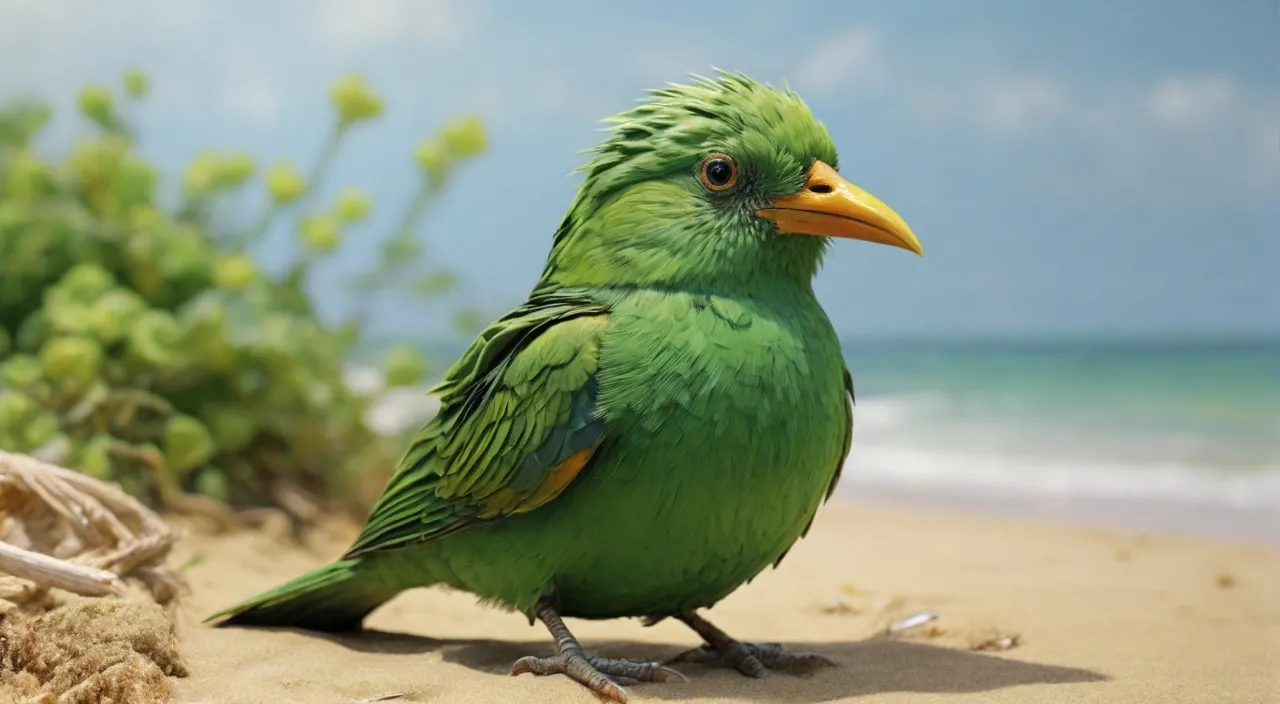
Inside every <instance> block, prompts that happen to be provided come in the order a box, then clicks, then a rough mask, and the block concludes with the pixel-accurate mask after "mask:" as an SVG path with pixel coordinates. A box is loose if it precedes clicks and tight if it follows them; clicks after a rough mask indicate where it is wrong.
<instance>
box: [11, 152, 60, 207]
mask: <svg viewBox="0 0 1280 704" xmlns="http://www.w3.org/2000/svg"><path fill="white" fill-rule="evenodd" d="M7 166H8V168H7V169H6V172H7V173H6V174H5V185H6V186H7V187H8V189H9V193H10V194H11V195H12V196H13V198H14V199H15V200H19V201H26V202H32V201H35V200H38V199H39V198H40V197H42V196H44V195H47V194H48V193H49V192H50V191H51V190H52V188H53V174H52V172H51V170H50V169H49V167H48V165H46V164H45V163H44V162H43V161H41V160H40V157H38V156H36V155H35V154H33V153H31V152H28V151H22V152H18V153H17V154H15V155H13V156H12V157H10V159H9V163H8V164H7Z"/></svg>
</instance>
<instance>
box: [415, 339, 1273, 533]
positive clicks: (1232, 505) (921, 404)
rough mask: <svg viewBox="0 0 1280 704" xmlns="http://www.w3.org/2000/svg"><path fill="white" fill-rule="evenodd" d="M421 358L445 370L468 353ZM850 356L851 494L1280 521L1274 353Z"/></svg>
mask: <svg viewBox="0 0 1280 704" xmlns="http://www.w3.org/2000/svg"><path fill="white" fill-rule="evenodd" d="M424 348H425V349H426V350H427V351H428V354H429V356H430V357H431V359H432V360H433V361H435V362H436V363H437V364H439V365H441V366H443V365H447V364H448V363H449V362H451V361H452V360H453V359H454V358H456V356H457V355H458V354H459V353H461V351H462V346H461V345H459V344H456V343H454V344H437V345H427V346H424ZM844 349H845V355H846V358H847V360H848V364H849V368H850V370H851V371H852V372H853V375H854V384H855V387H856V392H857V407H856V410H855V413H854V444H853V450H852V452H851V453H850V457H849V460H848V464H847V465H846V470H845V472H844V480H843V485H842V487H841V493H843V494H845V495H848V496H856V495H858V493H860V492H861V493H866V492H868V491H870V490H872V489H877V490H883V489H885V488H888V489H890V490H891V491H892V492H898V493H901V492H906V493H916V494H918V493H938V492H942V493H951V494H958V495H960V496H968V497H971V498H977V499H985V498H1003V499H1005V500H1012V501H1015V502H1016V501H1025V500H1028V499H1039V500H1042V503H1043V500H1049V499H1065V500H1072V501H1077V502H1080V501H1083V502H1086V503H1088V502H1090V501H1095V500H1118V501H1121V502H1127V503H1133V502H1142V503H1150V502H1153V501H1154V502H1157V503H1160V504H1162V505H1163V506H1165V507H1166V508H1165V512H1166V513H1168V512H1170V511H1172V512H1174V513H1176V512H1177V511H1179V510H1181V509H1180V507H1187V508H1188V509H1192V508H1207V509H1211V510H1213V511H1217V512H1219V513H1220V512H1224V511H1226V512H1229V511H1235V510H1238V509H1246V510H1253V511H1262V512H1266V513H1267V514H1269V515H1274V513H1280V339H1263V340H1216V341H1212V340H1194V341H1177V340H1172V341H1170V340H1147V341H1107V340H1102V341H995V340H985V341H984V340H954V339H952V340H946V339H944V340H919V339H912V340H895V341H886V340H868V339H863V338H856V337H847V338H846V339H845V340H844ZM407 407H408V406H406V408H407ZM1169 507H1172V508H1169ZM1124 510H1128V509H1124ZM1273 512H1274V513H1273Z"/></svg>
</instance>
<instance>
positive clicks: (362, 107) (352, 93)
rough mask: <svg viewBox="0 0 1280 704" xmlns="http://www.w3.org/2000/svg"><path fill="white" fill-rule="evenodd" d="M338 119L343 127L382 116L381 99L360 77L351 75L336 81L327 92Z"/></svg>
mask: <svg viewBox="0 0 1280 704" xmlns="http://www.w3.org/2000/svg"><path fill="white" fill-rule="evenodd" d="M329 98H330V99H331V100H332V101H333V106H334V107H335V108H337V110H338V119H339V120H340V121H341V123H342V124H343V125H344V126H345V125H352V124H355V123H357V122H361V121H363V120H371V119H373V118H375V117H377V116H379V115H381V114H382V109H383V104H382V98H380V97H378V94H377V93H374V92H373V89H371V88H370V87H369V84H368V83H366V82H365V80H364V78H363V77H361V76H356V75H351V76H346V77H344V78H341V79H339V80H338V82H337V83H334V84H333V88H332V90H330V92H329Z"/></svg>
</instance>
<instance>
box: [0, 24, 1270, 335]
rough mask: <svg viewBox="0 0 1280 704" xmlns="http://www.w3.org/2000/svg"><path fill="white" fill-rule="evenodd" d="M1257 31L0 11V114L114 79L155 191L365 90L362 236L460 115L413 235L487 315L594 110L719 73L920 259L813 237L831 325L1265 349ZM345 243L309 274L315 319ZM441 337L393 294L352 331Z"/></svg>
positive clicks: (1265, 166) (308, 129) (348, 176)
mask: <svg viewBox="0 0 1280 704" xmlns="http://www.w3.org/2000/svg"><path fill="white" fill-rule="evenodd" d="M788 8H790V9H788ZM1278 33H1280V11H1278V10H1277V5H1276V4H1275V3H1274V2H1273V1H1272V0H1256V1H1249V2H1246V1H1243V0H1239V1H1236V2H1227V1H1224V0H1217V1H1213V0H1205V1H1202V2H1189V1H1186V0H1164V1H1139V0H1131V1H1128V2H1124V3H1111V2H1100V1H1095V0H1077V1H1074V2H1057V3H1048V2H1036V3H1031V2H1018V1H1013V0H985V1H983V0H968V1H966V2H962V3H961V2H955V3H944V2H941V1H940V0H932V1H924V0H900V1H898V2H893V3H888V2H874V3H873V2H853V1H844V2H838V1H836V0H828V1H823V2H820V1H817V0H815V1H813V2H808V3H804V4H792V3H782V2H771V3H766V2H742V1H737V2H728V1H722V0H714V1H710V0H708V1H704V2H697V3H695V2H690V1H689V0H684V1H682V2H674V1H665V0H663V1H650V2H643V3H598V2H586V1H580V0H568V1H565V0H560V1H558V2H555V3H551V2H538V1H535V0H530V1H528V2H497V1H494V0H491V1H490V2H476V1H474V0H417V1H415V0H312V1H310V2H308V1H303V0H282V1H278V2H263V1H262V0H257V1H255V2H244V1H242V0H183V1H181V2H176V1H172V0H171V1H169V2H165V1H164V0H152V1H145V0H115V1H113V2H109V3H108V2H100V1H95V0H80V1H73V0H0V66H4V67H5V68H4V69H3V71H0V98H4V97H9V96H13V95H17V94H21V93H26V92H31V91H38V92H40V93H43V94H45V95H47V96H48V97H50V98H52V99H54V100H55V102H56V103H57V104H60V105H65V104H67V103H69V101H70V100H71V99H72V97H73V96H74V93H75V90H76V88H77V87H78V86H79V85H80V84H82V83H83V82H85V81H104V82H115V81H117V79H118V76H119V74H120V72H121V71H122V70H123V69H124V68H126V67H129V66H138V67H141V68H143V69H144V70H146V71H147V72H148V73H150V75H151V76H152V79H153V85H154V92H153V95H152V97H151V98H149V99H148V102H147V103H146V104H145V106H143V107H142V109H141V110H140V111H139V115H138V121H139V122H140V123H141V126H142V128H143V140H144V142H143V146H144V150H145V152H146V153H147V154H148V155H149V156H151V157H152V158H154V159H155V160H156V161H157V162H158V163H159V164H161V165H162V166H163V167H164V168H165V169H166V170H167V171H169V172H170V173H176V172H178V171H179V170H180V168H181V166H182V164H183V163H185V162H186V161H187V160H188V159H189V158H190V157H191V156H193V155H194V154H195V153H196V152H197V151H198V150H199V149H201V148H204V147H216V148H225V149H247V150H249V151H251V152H252V153H253V154H255V155H256V156H257V157H258V158H259V159H260V160H262V161H268V162H269V161H273V160H275V159H277V158H282V157H287V158H291V159H293V160H295V161H296V162H300V163H304V164H305V163H308V162H309V161H310V160H311V158H312V156H313V154H314V153H315V150H316V148H317V145H318V144H319V142H320V140H321V138H322V136H323V133H324V131H325V129H326V127H327V125H328V121H329V117H330V115H329V112H328V110H327V107H328V106H327V103H326V94H327V87H328V85H329V83H330V82H331V81H332V80H333V79H334V78H335V77H337V76H338V75H340V74H342V73H345V72H348V71H358V72H361V73H364V74H365V75H366V76H367V77H368V79H369V80H370V82H371V83H372V84H373V85H374V86H375V87H376V88H377V89H378V90H379V91H380V92H382V93H383V95H384V96H385V97H386V98H387V101H388V104H389V110H388V112H387V114H386V116H385V117H384V119H382V120H381V121H380V122H378V123H377V124H375V125H372V126H368V127H367V128H362V129H361V130H360V131H359V132H357V133H355V134H354V135H353V136H352V139H351V140H350V142H349V143H348V144H347V145H346V147H347V148H346V150H345V152H344V153H343V155H342V157H341V158H340V160H339V162H338V165H337V170H336V172H335V176H334V178H333V179H332V180H331V182H330V183H331V185H332V186H333V187H334V188H337V187H341V186H344V185H347V184H350V183H358V184H362V185H364V186H365V187H367V188H368V189H369V190H371V191H372V192H373V193H374V195H375V198H376V199H377V200H378V202H379V204H380V205H382V206H384V208H383V210H382V211H381V216H380V217H379V218H375V220H374V221H373V222H372V223H371V224H370V225H369V228H368V231H369V232H379V231H380V228H379V225H385V224H386V223H387V222H389V221H390V220H391V219H392V218H394V216H395V214H396V211H397V207H398V204H399V203H401V202H403V201H404V199H406V198H407V197H408V195H409V194H410V192H411V191H412V189H413V188H414V185H415V179H416V172H415V170H414V167H413V164H412V162H411V160H410V159H409V157H408V151H409V149H410V148H411V146H412V145H413V144H414V143H415V142H416V141H417V140H418V139H419V138H420V137H421V136H424V135H426V134H429V133H430V132H431V131H432V130H433V129H435V128H436V127H438V126H439V125H440V124H441V123H442V122H443V121H445V120H446V119H448V118H449V117H451V116H453V115H456V114H459V113H462V112H475V113H478V114H480V115H481V116H482V117H483V118H484V119H485V120H486V121H487V123H488V126H489V128H490V130H491V138H492V147H493V148H492V151H491V152H490V153H489V154H488V155H486V156H485V157H483V158H482V160H480V161H479V162H477V163H475V164H473V165H472V166H471V168H469V169H467V171H466V172H465V173H463V174H461V175H460V178H459V179H458V180H457V182H456V186H455V187H454V188H453V190H452V192H451V193H450V195H449V197H448V198H447V200H446V202H443V203H442V204H441V206H440V207H439V208H438V209H436V210H435V211H434V212H433V213H432V215H431V217H430V219H429V221H428V222H427V224H426V227H425V230H426V234H427V237H428V240H429V242H430V244H431V247H432V251H433V252H434V253H435V254H436V255H437V256H438V257H439V258H440V259H441V260H442V261H444V262H446V263H448V264H449V265H452V266H454V267H455V268H457V269H458V270H459V271H460V273H461V274H462V276H463V285H464V286H465V294H466V295H467V296H469V297H473V298H475V299H477V300H480V301H481V302H482V303H483V304H484V306H485V308H486V310H487V311H488V312H490V313H495V314H496V313H499V312H501V311H502V310H503V309H505V308H507V307H509V306H511V305H513V304H515V303H517V302H518V301H519V300H520V299H521V298H522V297H523V296H524V295H525V293H526V292H527V291H528V289H529V287H530V286H531V285H532V283H533V282H534V280H535V279H536V277H537V275H538V273H539V271H540V269H541V265H542V261H543V258H544V256H545V252H546V248H547V246H548V245H549V242H550V237H551V233H552V231H553V229H554V228H555V226H556V224H557V223H558V221H559V219H560V217H561V215H562V213H563V211H564V209H565V208H566V207H567V206H568V204H569V201H570V199H571V197H572V194H573V189H574V187H575V186H576V183H577V179H576V177H567V176H566V174H568V173H569V172H570V170H571V169H572V168H573V167H574V166H576V165H578V164H579V163H580V162H581V158H582V157H580V156H578V155H577V154H576V152H578V151H579V150H581V149H584V148H586V147H589V146H590V145H591V144H592V143H593V142H594V141H595V140H596V139H598V138H599V136H600V135H599V133H598V132H597V130H598V129H599V127H600V126H599V124H598V121H599V119H600V118H603V117H605V116H607V115H609V114H611V113H614V112H617V111H619V110H621V109H624V108H626V107H627V106H629V105H630V104H632V102H633V101H634V100H635V99H636V98H637V97H638V96H639V95H640V94H641V92H642V91H643V90H644V89H646V88H650V87H655V86H658V85H661V84H662V83H663V82H666V81H680V80H683V79H684V78H685V77H686V76H687V75H688V74H689V73H691V72H692V73H708V72H709V71H710V69H711V67H712V66H718V67H722V68H725V69H733V70H742V71H745V72H747V73H749V74H751V75H753V76H755V77H757V78H759V79H761V80H768V81H771V82H775V83H777V82H781V81H783V80H786V81H788V82H789V83H790V84H791V85H792V86H793V87H795V88H796V89H798V90H799V91H800V92H801V93H802V94H803V95H804V96H805V98H806V99H807V100H808V102H809V103H810V105H811V106H812V107H813V108H814V110H815V112H816V113H817V114H818V116H819V117H820V118H821V119H822V120H823V121H824V122H826V123H827V125H828V127H829V129H830V130H831V132H832V135H833V137H834V138H835V140H836V143H837V145H838V146H839V147H840V150H841V164H842V166H843V173H844V175H845V176H846V177H848V178H849V179H850V180H852V181H854V182H855V183H857V184H859V185H861V186H863V187H864V188H866V189H868V190H869V191H871V192H872V193H875V194H876V195H878V196H880V197H881V198H882V199H883V200H885V201H886V202H888V203H889V204H890V205H892V206H893V207H894V208H895V209H896V210H898V212H899V213H901V214H902V215H903V216H904V217H905V218H906V219H907V220H908V222H910V223H911V224H912V226H913V228H914V229H915V231H916V233H917V234H918V235H919V236H920V239H921V241H922V242H923V243H924V245H925V249H926V251H927V252H928V256H927V257H926V258H925V259H923V260H920V259H917V258H915V257H912V256H911V255H909V254H907V253H905V252H902V251H898V250H894V249H891V248H887V247H876V246H872V245H868V244H864V243H858V242H840V243H838V245H837V247H836V251H835V253H834V255H833V256H832V257H830V259H829V260H828V263H827V265H826V267H825V268H824V270H823V271H822V273H821V274H820V276H819V279H818V282H817V284H816V286H817V289H818V292H819V295H820V297H821V298H822V300H823V302H824V304H825V305H826V307H827V309H828V311H829V312H830V314H831V317H832V318H833V320H834V321H835V323H836V325H837V327H838V328H839V329H841V330H842V331H843V332H845V333H846V334H868V335H882V334H899V333H901V334H950V333H960V334H978V335H981V334H1000V335H1036V336H1038V335H1046V334H1048V335H1062V334H1068V335H1070V334H1085V335H1093V334H1133V335H1145V334H1184V333H1192V334H1208V335H1212V334H1219V333H1225V332H1255V333H1256V332H1266V333H1275V332H1277V331H1280V284H1277V275H1276V272H1277V270H1280V91H1278V90H1277V86H1280V80H1277V79H1278V78H1280V75H1278V74H1280V61H1278V60H1277V59H1280V56H1278V50H1277V44H1276V37H1277V36H1278ZM67 112H69V111H67ZM79 128H80V126H79V125H78V124H77V122H76V121H75V120H74V119H73V118H72V117H71V116H67V117H65V118H63V119H62V120H61V121H60V122H59V123H58V124H57V125H56V127H55V130H54V133H53V134H52V135H51V137H53V139H51V140H50V143H51V144H54V143H56V142H57V138H59V137H61V136H65V135H67V134H69V133H71V132H73V131H75V130H77V129H79ZM495 202H498V203H501V207H494V204H495ZM362 232H364V231H363V230H356V231H353V232H351V233H350V234H349V237H348V242H347V243H346V246H345V248H344V250H343V251H342V255H341V258H340V259H339V261H336V262H333V263H332V264H331V265H330V266H327V267H326V268H325V269H324V270H323V271H322V272H321V274H320V276H319V277H318V280H317V290H318V291H319V293H320V295H321V297H322V299H323V301H324V303H325V306H326V309H327V310H329V311H331V312H333V311H339V310H341V308H342V303H343V302H342V300H341V293H340V287H339V286H337V285H336V284H337V283H338V282H340V281H341V280H342V278H343V276H345V274H346V273H348V272H350V271H352V270H353V269H355V268H357V267H358V266H359V265H360V263H361V262H363V261H367V259H368V255H369V250H370V247H369V245H368V243H367V241H366V242H361V233H362ZM277 234H278V235H279V237H278V238H277V239H276V240H275V242H274V243H273V244H272V245H270V246H268V247H267V249H266V251H265V252H264V255H265V256H267V257H273V258H277V259H278V258H279V257H280V256H281V253H282V252H283V251H285V250H284V245H285V244H286V240H287V238H288V233H287V232H279V233H277ZM439 319H440V315H439V311H438V310H435V309H434V308H425V309H422V308H414V307H407V306H404V305H400V306H389V307H388V308H387V309H386V310H385V311H384V312H383V316H382V319H381V321H380V324H381V326H382V327H384V328H389V327H391V326H394V325H401V326H412V327H413V328H414V329H420V330H423V331H429V330H431V329H432V328H433V327H434V326H436V325H438V324H439V322H438V321H439Z"/></svg>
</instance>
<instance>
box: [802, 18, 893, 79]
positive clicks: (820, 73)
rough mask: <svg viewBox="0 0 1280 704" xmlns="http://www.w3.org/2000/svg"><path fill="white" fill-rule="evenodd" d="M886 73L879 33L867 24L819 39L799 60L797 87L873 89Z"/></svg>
mask: <svg viewBox="0 0 1280 704" xmlns="http://www.w3.org/2000/svg"><path fill="white" fill-rule="evenodd" d="M886 73H887V72H886V66H885V60H884V56H883V53H882V51H881V49H880V39H879V35H878V34H877V33H876V31H875V30H873V29H871V28H869V27H854V28H852V29H850V30H848V31H846V32H845V33H843V34H841V35H839V36H836V37H833V38H832V39H828V40H827V41H824V42H822V43H821V44H819V45H818V47H817V48H816V49H814V50H813V51H812V52H810V53H809V54H808V55H807V56H806V57H805V58H804V60H803V61H801V62H800V67H799V68H798V69H797V70H796V73H795V76H796V87H797V88H800V89H802V90H806V91H810V92H814V93H828V92H831V91H834V90H850V89H857V88H875V87H878V86H880V85H882V84H883V83H884V80H885V76H886Z"/></svg>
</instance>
